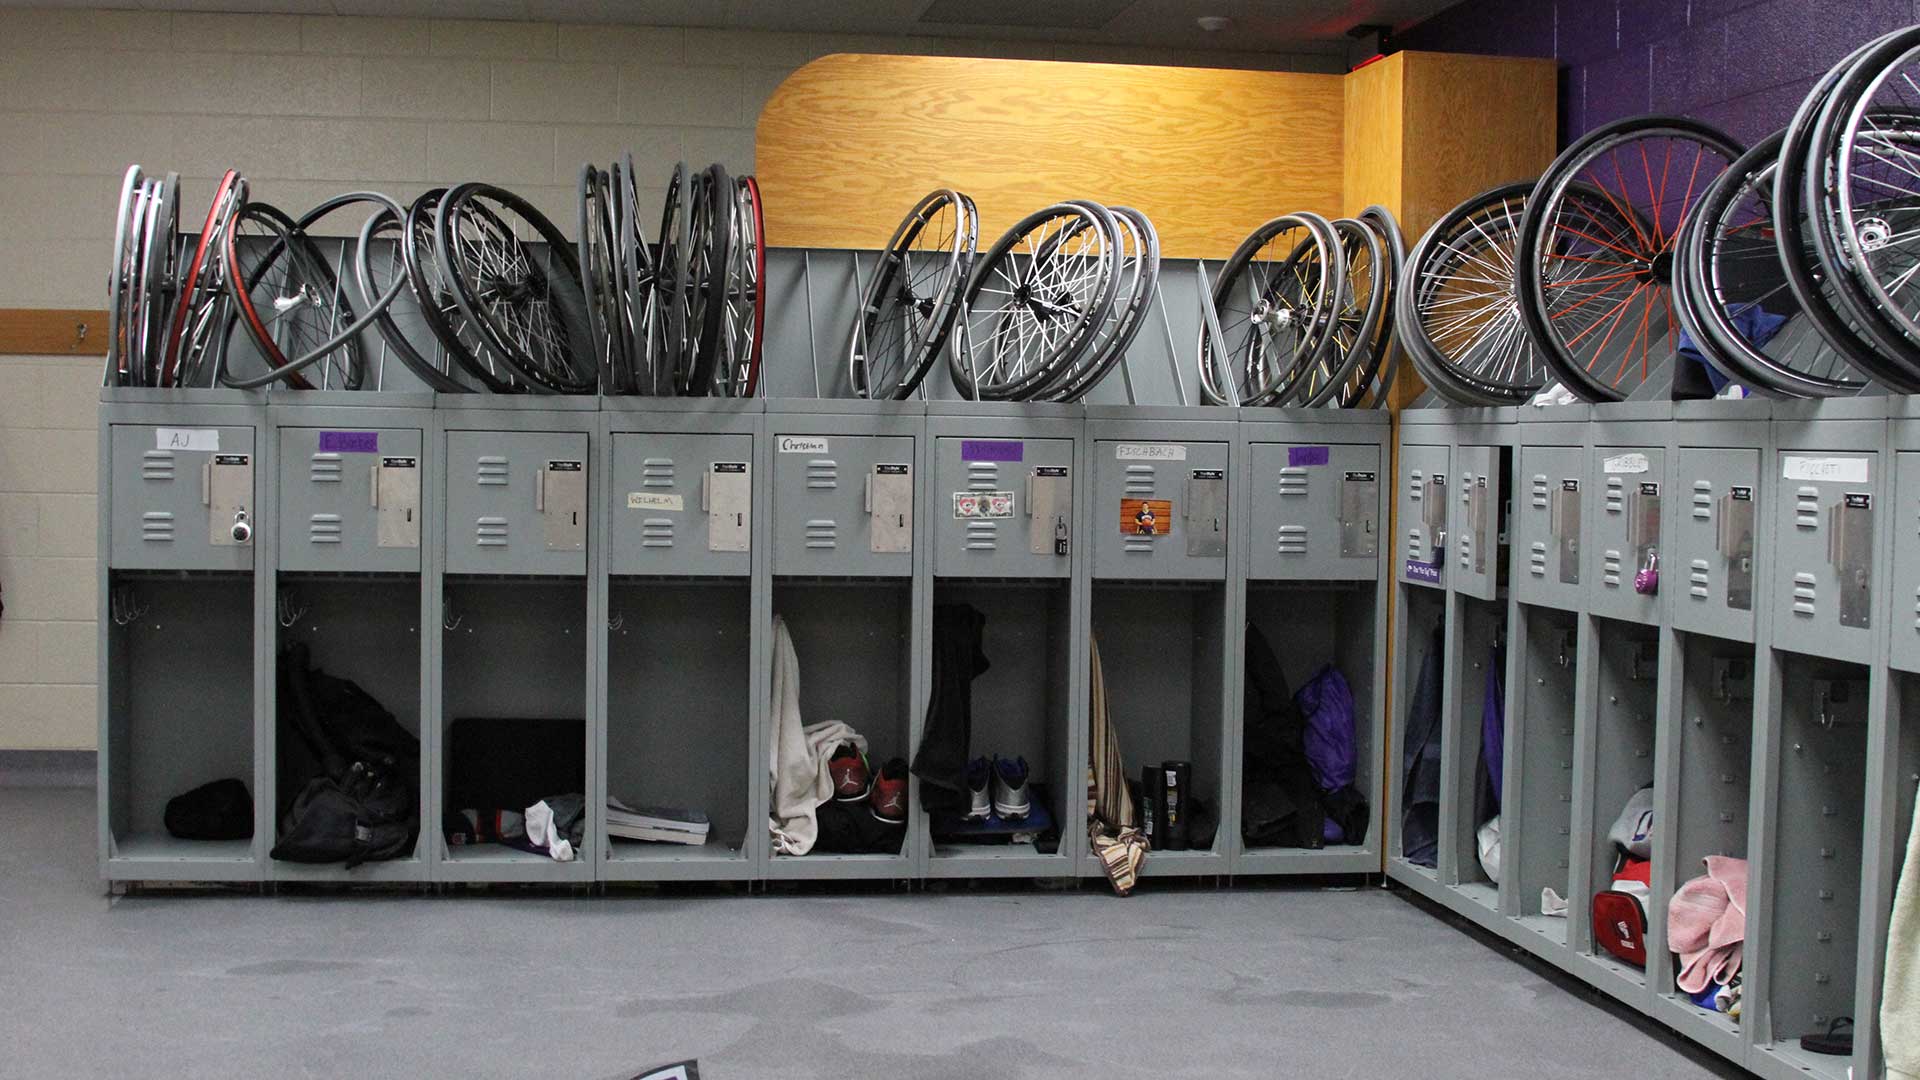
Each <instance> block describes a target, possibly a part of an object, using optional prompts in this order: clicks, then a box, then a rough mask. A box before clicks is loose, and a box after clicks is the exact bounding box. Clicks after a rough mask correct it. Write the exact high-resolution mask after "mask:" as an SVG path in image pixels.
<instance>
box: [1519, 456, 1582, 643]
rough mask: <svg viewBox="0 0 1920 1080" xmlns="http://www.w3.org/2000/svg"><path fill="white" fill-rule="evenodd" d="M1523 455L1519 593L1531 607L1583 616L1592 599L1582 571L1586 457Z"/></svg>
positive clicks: (1521, 464) (1520, 481)
mask: <svg viewBox="0 0 1920 1080" xmlns="http://www.w3.org/2000/svg"><path fill="white" fill-rule="evenodd" d="M1519 453H1520V480H1519V487H1520V491H1519V492H1518V494H1517V495H1516V496H1515V498H1514V503H1515V509H1514V512H1513V542H1514V544H1515V546H1516V548H1517V549H1518V552H1519V554H1517V555H1516V556H1515V558H1516V559H1517V560H1518V561H1517V562H1516V563H1515V568H1514V575H1515V578H1514V581H1515V584H1514V589H1515V591H1516V592H1518V593H1519V596H1520V599H1521V600H1522V601H1523V602H1525V603H1529V604H1547V605H1550V606H1553V607H1557V608H1562V609H1564V610H1569V611H1574V610H1578V609H1579V608H1580V606H1581V605H1580V602H1581V600H1582V599H1583V598H1584V597H1585V595H1586V586H1585V584H1584V578H1583V576H1582V574H1581V565H1580V560H1581V557H1582V556H1581V552H1580V542H1581V529H1582V527H1583V525H1584V522H1583V520H1582V519H1583V518H1584V516H1585V505H1586V504H1585V501H1584V500H1585V499H1586V497H1587V481H1586V476H1587V470H1586V452H1585V450H1583V449H1582V448H1581V447H1577V446H1526V447H1522V448H1521V449H1520V452H1519Z"/></svg>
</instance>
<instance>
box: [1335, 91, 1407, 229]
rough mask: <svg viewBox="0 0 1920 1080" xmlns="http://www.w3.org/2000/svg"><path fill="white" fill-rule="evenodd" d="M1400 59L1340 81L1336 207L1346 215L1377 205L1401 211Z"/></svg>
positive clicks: (1402, 147)
mask: <svg viewBox="0 0 1920 1080" xmlns="http://www.w3.org/2000/svg"><path fill="white" fill-rule="evenodd" d="M1404 55H1405V54H1402V53H1396V54H1394V55H1392V56H1389V57H1387V58H1386V59H1384V60H1376V61H1374V62H1373V63H1371V64H1368V65H1367V66H1366V67H1363V68H1361V69H1360V70H1358V71H1355V72H1352V73H1351V74H1349V75H1347V77H1346V78H1345V79H1343V80H1341V82H1342V84H1343V86H1342V89H1343V90H1344V91H1345V96H1346V111H1345V115H1346V126H1345V131H1344V133H1343V139H1342V144H1343V145H1344V146H1345V153H1344V154H1343V159H1344V161H1343V166H1344V175H1345V192H1344V195H1343V197H1342V199H1341V206H1343V207H1344V208H1345V212H1346V213H1347V214H1348V215H1349V216H1351V215H1354V214H1358V213H1359V212H1360V211H1362V210H1365V209H1366V208H1367V207H1369V206H1372V205H1374V204H1376V203H1377V204H1379V205H1381V206H1384V207H1386V208H1387V209H1389V210H1392V211H1393V212H1394V214H1395V215H1396V216H1398V214H1399V213H1400V178H1401V171H1402V161H1403V159H1404V157H1405V145H1404V143H1403V142H1402V138H1401V135H1402V128H1401V122H1402V119H1403V117H1402V115H1401V113H1402V111H1403V110H1402V101H1401V92H1402V84H1403V83H1404V81H1405V69H1406V65H1405V64H1404V63H1403V58H1404Z"/></svg>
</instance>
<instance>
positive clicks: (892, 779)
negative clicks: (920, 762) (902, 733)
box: [867, 758, 907, 825]
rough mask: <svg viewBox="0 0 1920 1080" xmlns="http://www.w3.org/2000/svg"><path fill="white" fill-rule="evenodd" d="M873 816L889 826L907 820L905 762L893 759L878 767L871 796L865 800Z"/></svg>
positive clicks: (904, 760)
mask: <svg viewBox="0 0 1920 1080" xmlns="http://www.w3.org/2000/svg"><path fill="white" fill-rule="evenodd" d="M867 807H868V809H870V810H872V811H873V816H874V817H877V818H879V819H880V820H881V821H884V822H886V823H888V824H889V825H896V824H899V823H900V822H903V821H905V820H907V760H906V759H905V758H894V759H893V760H891V761H889V762H887V763H886V764H885V765H882V766H881V767H880V775H879V776H877V777H875V778H874V781H873V795H872V796H871V797H870V798H868V800H867Z"/></svg>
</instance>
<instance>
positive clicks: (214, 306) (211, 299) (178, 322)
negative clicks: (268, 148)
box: [160, 169, 246, 386]
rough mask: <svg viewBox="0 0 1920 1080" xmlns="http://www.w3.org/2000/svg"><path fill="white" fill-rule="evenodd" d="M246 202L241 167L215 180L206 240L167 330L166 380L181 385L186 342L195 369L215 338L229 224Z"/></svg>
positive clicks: (202, 237) (196, 249) (163, 376)
mask: <svg viewBox="0 0 1920 1080" xmlns="http://www.w3.org/2000/svg"><path fill="white" fill-rule="evenodd" d="M245 202H246V181H245V180H242V179H241V178H240V174H239V173H238V172H236V171H234V170H232V169H228V170H227V172H226V175H224V176H222V177H221V178H220V182H219V183H218V184H216V185H214V189H213V202H212V203H211V204H210V205H209V206H208V207H207V221H206V224H205V225H203V226H202V227H201V229H200V240H199V242H198V243H197V244H195V245H194V250H193V259H192V261H191V262H189V263H188V264H187V272H186V274H185V275H184V276H183V277H181V279H180V302H179V303H178V304H176V305H175V307H174V314H173V330H172V332H171V333H169V334H168V335H167V353H166V359H165V361H164V363H163V364H162V366H161V369H160V385H161V386H178V385H180V381H179V379H180V370H181V352H182V350H183V347H184V349H185V351H187V353H188V356H187V358H186V359H187V365H186V366H187V368H188V369H189V375H191V372H192V370H193V369H196V368H198V366H199V364H198V359H199V357H200V355H201V353H202V352H204V351H205V350H206V349H207V348H208V347H209V346H210V345H212V344H213V342H214V330H215V327H216V316H217V314H218V308H219V306H220V301H221V299H222V297H224V296H225V294H226V279H225V274H224V269H225V267H226V265H227V264H226V243H225V236H226V230H227V227H228V226H230V225H231V224H232V223H233V218H234V216H235V215H237V214H238V213H239V212H240V206H241V204H243V203H245ZM189 323H191V332H190V328H189Z"/></svg>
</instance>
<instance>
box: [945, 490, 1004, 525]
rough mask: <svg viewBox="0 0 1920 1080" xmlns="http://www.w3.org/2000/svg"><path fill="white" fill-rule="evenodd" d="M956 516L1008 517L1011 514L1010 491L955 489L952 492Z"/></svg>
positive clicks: (954, 514)
mask: <svg viewBox="0 0 1920 1080" xmlns="http://www.w3.org/2000/svg"><path fill="white" fill-rule="evenodd" d="M953 516H954V517H956V518H1010V517H1012V516H1013V492H1011V491H956V492H954V493H953Z"/></svg>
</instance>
